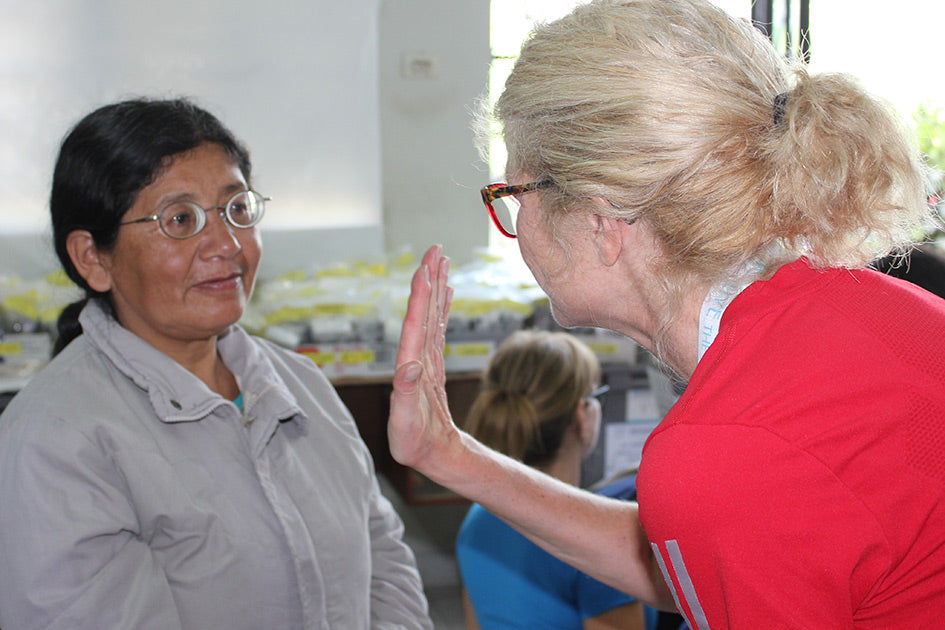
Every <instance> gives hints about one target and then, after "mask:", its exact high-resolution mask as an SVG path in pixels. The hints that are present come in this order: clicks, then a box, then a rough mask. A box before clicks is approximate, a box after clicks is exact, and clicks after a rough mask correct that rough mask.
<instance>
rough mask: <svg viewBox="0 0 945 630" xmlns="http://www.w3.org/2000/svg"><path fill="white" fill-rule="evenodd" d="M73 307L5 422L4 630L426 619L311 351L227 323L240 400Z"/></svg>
mask: <svg viewBox="0 0 945 630" xmlns="http://www.w3.org/2000/svg"><path fill="white" fill-rule="evenodd" d="M80 321H81V323H82V326H83V329H84V334H83V335H82V336H80V337H79V338H78V339H76V340H75V341H73V342H72V343H71V344H70V345H69V346H68V347H67V348H66V349H65V350H64V351H63V352H62V353H61V354H60V355H59V356H58V357H56V359H54V360H53V361H52V362H51V363H50V364H49V365H48V366H47V367H46V369H44V370H43V371H42V372H41V373H39V374H38V375H37V376H35V377H34V378H33V379H32V380H31V382H30V383H29V385H28V386H27V387H26V388H24V389H23V391H22V392H20V393H19V394H18V395H17V396H16V398H14V399H13V401H12V402H11V403H10V406H9V407H8V408H7V410H6V411H5V412H4V414H3V416H2V417H0V627H2V628H3V629H4V630H18V629H20V628H63V629H65V628H68V629H70V630H76V629H80V628H90V629H92V628H94V629H95V630H105V629H108V628H115V629H122V630H129V629H132V628H133V629H135V630H143V629H146V628H160V629H161V630H169V629H174V628H188V629H195V630H213V629H217V628H219V629H221V630H223V629H225V630H234V629H240V628H245V629H247V630H250V629H252V630H259V629H261V628H266V629H282V628H338V629H342V630H351V629H356V628H369V627H370V628H430V627H432V624H431V622H430V620H429V616H428V613H427V604H426V600H425V598H424V595H423V590H422V586H421V582H420V576H419V574H418V572H417V569H416V564H415V561H414V558H413V554H412V553H411V551H410V550H409V549H408V548H407V547H406V545H405V544H404V543H403V541H402V539H401V536H402V533H403V525H402V523H401V521H400V519H399V518H398V516H397V515H396V514H395V513H394V511H393V509H392V507H391V505H390V503H389V502H388V501H387V500H386V499H385V498H384V497H383V496H382V495H381V494H380V492H379V489H378V484H377V480H376V478H375V476H374V470H373V466H372V462H371V457H370V454H369V453H368V451H367V449H366V447H365V446H364V443H363V442H362V440H361V439H360V437H359V435H358V431H357V428H356V427H355V424H354V422H353V420H352V418H351V416H350V414H349V413H348V411H347V409H345V407H344V405H343V404H342V402H341V401H340V399H339V398H338V396H337V395H336V394H335V392H334V390H333V389H332V387H331V384H330V383H329V382H328V380H327V379H326V378H325V377H324V376H323V375H322V373H321V372H320V371H319V370H318V369H317V368H316V367H315V365H314V364H313V363H312V362H311V361H310V360H309V359H307V358H304V357H301V356H299V355H296V354H294V353H291V352H288V351H286V350H283V349H281V348H278V347H276V346H275V345H273V344H271V343H269V342H266V341H264V340H261V339H258V338H254V337H251V336H249V335H247V334H246V332H245V331H243V330H242V329H241V328H239V327H238V326H234V327H232V328H231V329H230V330H229V331H228V332H227V333H226V334H225V335H224V336H223V337H222V338H221V339H220V341H219V346H218V347H219V352H220V355H221V357H222V358H223V361H224V363H225V364H226V365H227V367H228V368H229V369H230V370H231V371H232V372H233V373H234V374H235V375H236V379H237V381H238V383H239V386H240V390H241V391H242V392H243V398H244V409H245V413H241V412H240V411H239V409H238V408H237V407H236V405H235V404H233V402H231V401H228V400H225V399H223V398H222V397H220V396H219V395H217V394H215V393H213V392H212V391H210V390H209V389H208V388H207V387H206V386H205V385H204V384H203V383H202V382H201V381H200V380H199V379H197V378H196V377H195V376H194V375H192V374H191V373H190V372H188V371H186V370H185V369H184V368H183V367H181V366H180V365H179V364H177V363H176V362H174V361H173V360H172V359H170V358H169V357H167V356H166V355H164V354H162V353H160V352H158V351H157V350H155V349H154V348H153V347H151V346H150V345H148V344H147V343H146V342H144V341H143V340H141V339H140V338H138V337H137V336H135V335H134V334H132V333H131V332H129V331H128V330H126V329H124V328H122V327H121V326H120V325H119V324H118V323H117V322H116V321H115V320H114V319H113V318H111V317H110V316H109V315H107V314H106V313H105V312H104V311H103V310H102V308H101V306H100V305H98V304H97V303H95V302H94V301H93V302H91V303H90V304H89V305H88V306H87V307H86V308H85V310H84V311H83V312H82V315H81V318H80Z"/></svg>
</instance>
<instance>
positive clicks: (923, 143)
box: [912, 103, 945, 246]
mask: <svg viewBox="0 0 945 630" xmlns="http://www.w3.org/2000/svg"><path fill="white" fill-rule="evenodd" d="M912 117H913V119H914V121H915V131H916V138H917V140H918V144H919V150H920V151H922V154H923V155H924V156H925V160H926V162H927V164H928V165H929V166H931V167H932V168H933V169H935V172H934V173H933V177H932V183H933V184H934V186H935V191H936V194H935V202H936V205H937V208H938V214H939V217H940V218H941V219H942V221H943V223H945V109H941V108H936V107H932V106H931V105H929V104H926V103H923V104H922V105H919V108H918V109H917V110H916V112H915V114H913V115H912ZM929 238H930V239H932V240H935V241H937V243H938V244H939V245H940V246H941V245H943V242H945V230H943V229H942V227H941V225H939V227H938V228H937V229H935V230H933V231H932V233H931V234H930V235H929Z"/></svg>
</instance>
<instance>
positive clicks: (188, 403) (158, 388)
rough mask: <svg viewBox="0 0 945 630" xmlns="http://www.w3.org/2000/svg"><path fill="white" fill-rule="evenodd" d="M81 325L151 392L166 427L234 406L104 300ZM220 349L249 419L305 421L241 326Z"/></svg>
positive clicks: (92, 303) (81, 319) (87, 309)
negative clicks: (122, 320) (143, 336)
mask: <svg viewBox="0 0 945 630" xmlns="http://www.w3.org/2000/svg"><path fill="white" fill-rule="evenodd" d="M79 323H80V324H81V325H82V331H83V334H84V336H85V337H86V338H87V340H88V342H89V343H90V344H92V345H93V346H95V347H96V348H98V349H99V350H100V351H101V352H102V353H103V354H104V355H105V356H106V357H108V359H109V360H110V361H111V362H112V363H113V364H114V365H115V367H116V368H117V369H118V370H119V371H120V372H121V373H122V374H124V375H125V376H127V377H128V378H129V379H131V381H133V382H134V383H135V384H136V385H137V386H138V387H140V388H141V389H142V390H144V391H145V392H147V394H148V397H149V399H150V401H151V404H152V406H153V407H154V411H155V413H156V414H157V415H158V417H159V418H160V419H161V420H162V421H163V422H192V421H195V420H200V419H202V418H205V417H206V416H208V415H210V414H211V413H213V412H214V411H215V410H216V409H218V408H219V407H221V406H226V405H232V402H231V401H228V400H226V399H224V398H223V397H222V396H220V395H219V394H217V393H216V392H213V391H211V390H210V388H209V387H207V386H206V384H205V383H203V381H201V380H200V379H198V378H197V377H196V376H194V375H193V374H192V373H191V372H189V371H188V370H187V369H185V368H184V367H183V366H181V365H180V364H179V363H177V362H176V361H174V360H173V359H171V358H170V357H169V356H167V355H166V354H164V353H163V352H161V351H159V350H157V349H156V348H154V347H153V346H152V345H151V344H149V343H148V342H146V341H145V340H143V339H141V338H140V337H138V336H137V335H135V334H134V333H133V332H131V331H130V330H128V329H126V328H124V327H123V326H122V325H121V324H119V323H118V321H117V320H115V318H114V317H113V316H112V315H111V313H110V311H109V309H108V307H107V306H106V305H103V304H102V303H101V301H100V300H99V299H92V300H89V303H88V304H87V305H86V307H85V308H84V309H83V310H82V313H81V314H80V315H79ZM217 349H218V351H219V353H220V356H221V358H222V359H223V362H224V364H225V365H226V366H227V367H228V368H229V369H230V371H232V372H233V374H234V376H236V380H237V383H238V385H239V387H240V391H242V392H243V404H244V409H245V410H246V413H247V414H253V415H254V416H257V417H269V418H278V419H295V420H299V421H301V420H304V419H305V418H304V416H303V414H302V411H301V409H300V407H299V405H298V402H297V401H296V399H295V397H294V396H293V395H292V394H291V392H289V391H288V389H287V388H286V387H285V385H284V384H283V382H282V380H281V379H280V378H279V377H278V374H277V373H276V370H275V368H274V367H273V365H272V362H271V361H270V360H269V358H268V357H267V356H265V355H264V354H263V353H262V351H261V350H260V348H259V346H258V344H256V343H254V342H253V341H252V338H251V337H250V336H249V335H248V334H247V333H246V331H244V330H243V329H242V328H240V327H239V326H237V325H234V326H231V327H230V328H229V329H228V330H226V331H225V332H224V333H223V334H222V335H220V337H219V339H218V342H217ZM234 408H235V407H234Z"/></svg>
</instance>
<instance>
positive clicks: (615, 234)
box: [589, 197, 628, 267]
mask: <svg viewBox="0 0 945 630" xmlns="http://www.w3.org/2000/svg"><path fill="white" fill-rule="evenodd" d="M593 202H594V203H595V204H597V205H599V206H601V207H604V206H606V207H607V208H610V207H611V206H610V202H608V201H607V200H606V199H604V198H602V197H595V198H594V199H593ZM589 220H590V221H591V230H592V232H593V235H594V244H595V246H596V248H597V255H598V257H599V258H600V261H601V263H602V264H603V265H604V266H605V267H612V266H613V265H614V264H616V262H617V260H618V259H619V258H620V253H621V251H623V232H624V229H625V228H627V226H628V224H627V222H626V221H623V220H621V219H616V218H614V217H610V216H606V215H605V214H590V215H589Z"/></svg>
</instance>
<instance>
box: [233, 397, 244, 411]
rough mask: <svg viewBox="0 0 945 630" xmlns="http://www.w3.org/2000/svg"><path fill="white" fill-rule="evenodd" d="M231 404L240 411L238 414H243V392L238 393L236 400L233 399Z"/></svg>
mask: <svg viewBox="0 0 945 630" xmlns="http://www.w3.org/2000/svg"><path fill="white" fill-rule="evenodd" d="M233 404H234V405H236V408H237V409H239V410H240V413H243V392H240V393H239V394H238V395H237V396H236V398H234V399H233Z"/></svg>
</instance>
